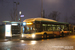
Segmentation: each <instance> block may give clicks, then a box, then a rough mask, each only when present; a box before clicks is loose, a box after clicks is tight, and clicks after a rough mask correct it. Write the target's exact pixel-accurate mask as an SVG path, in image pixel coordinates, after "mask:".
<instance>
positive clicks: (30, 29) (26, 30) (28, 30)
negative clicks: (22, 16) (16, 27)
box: [24, 25, 35, 34]
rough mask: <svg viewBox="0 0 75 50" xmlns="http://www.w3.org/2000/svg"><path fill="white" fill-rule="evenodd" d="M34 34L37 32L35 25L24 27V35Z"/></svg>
mask: <svg viewBox="0 0 75 50" xmlns="http://www.w3.org/2000/svg"><path fill="white" fill-rule="evenodd" d="M33 32H35V26H34V25H30V26H29V25H28V26H24V34H31V33H33Z"/></svg>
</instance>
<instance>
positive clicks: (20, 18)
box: [19, 11, 22, 22]
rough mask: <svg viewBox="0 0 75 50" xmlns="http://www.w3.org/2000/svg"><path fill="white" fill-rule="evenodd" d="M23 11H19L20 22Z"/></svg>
mask: <svg viewBox="0 0 75 50" xmlns="http://www.w3.org/2000/svg"><path fill="white" fill-rule="evenodd" d="M21 13H22V12H21V11H20V12H19V14H20V22H21Z"/></svg>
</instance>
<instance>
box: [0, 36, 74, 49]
mask: <svg viewBox="0 0 75 50" xmlns="http://www.w3.org/2000/svg"><path fill="white" fill-rule="evenodd" d="M0 50H75V35H71V36H67V37H59V38H51V39H41V40H19V39H14V40H11V41H6V42H0Z"/></svg>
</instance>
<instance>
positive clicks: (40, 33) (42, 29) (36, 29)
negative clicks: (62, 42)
mask: <svg viewBox="0 0 75 50" xmlns="http://www.w3.org/2000/svg"><path fill="white" fill-rule="evenodd" d="M22 28H23V30H22V31H21V32H22V34H21V35H22V38H33V39H34V38H49V37H57V36H64V35H67V34H69V33H70V31H69V24H68V23H61V22H57V21H55V20H52V19H46V18H30V19H26V20H24V21H23V27H22Z"/></svg>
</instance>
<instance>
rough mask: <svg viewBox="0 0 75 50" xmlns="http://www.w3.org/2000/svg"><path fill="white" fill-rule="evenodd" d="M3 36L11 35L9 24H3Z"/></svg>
mask: <svg viewBox="0 0 75 50" xmlns="http://www.w3.org/2000/svg"><path fill="white" fill-rule="evenodd" d="M5 36H8V37H11V36H12V34H11V25H5Z"/></svg>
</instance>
